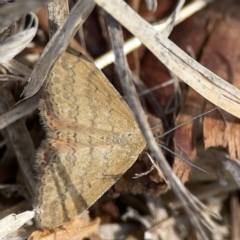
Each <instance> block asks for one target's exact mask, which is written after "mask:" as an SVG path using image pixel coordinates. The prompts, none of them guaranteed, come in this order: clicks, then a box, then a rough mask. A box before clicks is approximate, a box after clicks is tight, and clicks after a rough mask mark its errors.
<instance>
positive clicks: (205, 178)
mask: <svg viewBox="0 0 240 240" xmlns="http://www.w3.org/2000/svg"><path fill="white" fill-rule="evenodd" d="M26 2H27V1H26ZM202 2H203V1H202ZM205 2H206V1H205ZM232 4H235V2H234V1H233V2H232ZM9 5H10V4H9ZM160 5H161V4H159V6H160ZM14 21H15V20H14ZM182 38H183V37H182ZM5 41H6V38H5ZM86 43H88V41H86ZM24 47H25V46H24ZM141 48H142V49H140V51H142V52H145V51H146V50H145V49H143V47H141ZM89 49H91V47H89ZM101 49H103V50H104V47H102V48H101ZM105 49H106V48H105ZM18 51H19V52H20V51H21V50H20V49H19V50H18ZM104 51H106V50H104ZM140 51H138V54H141V52H140ZM46 52H47V51H46ZM139 52H140V53H139ZM95 54H96V53H95ZM101 54H102V53H101V52H99V53H98V56H99V55H101ZM142 54H143V53H142ZM14 55H16V54H15V53H12V56H14ZM139 56H140V55H139ZM135 59H136V58H135ZM20 60H21V59H20ZM20 60H18V61H20ZM2 66H4V64H3V65H2ZM108 71H109V72H111V70H108ZM108 74H109V73H108ZM17 75H18V74H16V76H17ZM20 76H21V75H20ZM140 78H141V77H140ZM155 84H156V82H155ZM146 85H147V86H148V84H147V83H146ZM180 85H182V84H181V83H180ZM9 86H10V87H11V89H13V87H14V86H13V85H11V84H10V83H9ZM170 87H171V86H170ZM15 89H16V86H15ZM4 91H5V94H3V96H5V98H6V99H7V97H6V96H10V94H11V93H10V92H9V90H8V91H7V92H6V90H5V89H4ZM163 91H165V88H164V90H163ZM184 91H186V90H184ZM230 91H231V89H230ZM234 91H235V90H234ZM151 94H152V93H151ZM14 95H15V96H16V95H17V93H16V90H15V92H14ZM156 95H157V94H156V93H155V92H154V94H153V98H154V99H155V98H156V99H158V98H159V94H158V95H157V96H158V97H156ZM205 97H206V96H205ZM3 98H4V97H3ZM8 99H9V100H8V101H9V107H11V106H13V105H14V104H15V103H14V100H13V99H11V98H9V97H8ZM29 100H30V99H27V100H25V101H23V102H21V103H20V104H18V105H16V107H15V108H14V107H13V108H12V109H10V110H8V111H6V108H5V109H4V110H3V111H2V113H1V114H3V115H4V114H6V113H7V112H10V114H9V115H8V117H7V118H6V121H5V122H6V123H5V126H3V128H5V127H6V126H8V128H9V129H8V133H7V132H6V131H5V129H3V130H2V135H3V137H4V138H3V139H5V141H6V143H7V148H12V149H14V152H15V154H16V156H17V159H18V163H19V165H20V166H21V172H22V175H23V176H24V177H23V179H24V178H27V179H28V181H27V182H28V184H30V187H29V186H27V189H31V185H32V186H33V185H34V183H31V181H34V176H31V175H32V174H31V171H29V167H30V166H32V164H34V163H32V161H34V152H35V150H34V147H33V146H32V143H30V142H29V143H28V141H31V138H30V136H29V135H28V130H29V131H30V133H31V131H33V130H31V128H29V124H30V123H27V124H28V128H29V129H28V130H27V129H26V128H25V126H23V125H21V124H22V123H23V122H22V120H21V122H22V123H21V124H20V123H17V122H16V126H15V128H14V127H13V125H9V124H10V123H9V122H8V121H9V119H12V114H11V111H13V109H16V108H17V107H19V106H21V104H23V103H24V104H25V108H23V109H26V110H24V112H23V113H22V114H21V115H19V111H15V114H18V116H17V117H16V116H15V117H14V118H13V119H14V120H11V123H12V122H14V121H16V120H17V119H19V118H22V117H25V116H27V115H29V114H31V112H32V111H33V110H34V109H36V107H37V104H36V101H37V99H36V101H35V104H33V107H29V105H30V104H29V103H28V102H27V101H29ZM2 101H3V100H2ZM4 101H6V100H4ZM160 102H162V101H160ZM186 102H187V103H188V102H189V101H187V100H186ZM161 107H162V106H161ZM163 107H164V106H163ZM178 107H179V106H178ZM173 109H174V108H173ZM183 109H184V108H183ZM193 109H195V108H193ZM175 111H177V110H175ZM229 111H230V112H231V109H229ZM4 112H6V113H4ZM163 112H164V111H163ZM12 113H14V112H12ZM35 114H36V112H35ZM175 114H176V113H175V112H174V114H173V116H175ZM3 115H2V116H3ZM189 116H190V117H189ZM192 116H194V114H193V113H192V112H190V113H189V114H187V117H189V118H191V117H192ZM28 118H29V119H34V118H33V114H31V115H30V117H28ZM189 118H187V119H189ZM223 118H224V117H223ZM184 121H186V120H184ZM184 121H183V122H184ZM172 122H173V121H172ZM171 124H172V123H171ZM171 124H170V125H171ZM30 125H33V126H34V125H37V124H36V123H31V124H30ZM188 125H189V124H187V125H186V126H188ZM16 127H18V128H19V130H18V129H17V128H16ZM34 127H35V128H36V126H34ZM34 127H33V128H34ZM179 129H181V128H179ZM192 129H193V130H194V129H195V127H192ZM18 131H19V133H18ZM191 131H192V130H191V129H190V132H191ZM36 132H37V131H36V130H35V132H33V133H34V134H35V135H32V139H33V142H37V140H36V138H37V134H36ZM24 135H26V136H25V137H26V138H24V141H22V139H23V138H22V136H24ZM13 139H14V141H13ZM186 139H188V140H191V139H190V138H189V136H188V137H186ZM21 141H22V144H23V145H24V144H25V146H28V148H29V151H30V153H29V152H28V151H27V152H26V151H24V149H25V146H23V145H22V146H21V144H20V142H21ZM170 141H171V140H170ZM9 144H11V145H9ZM175 146H177V148H178V150H179V149H180V150H182V152H183V153H184V154H183V155H185V156H186V155H187V156H188V153H186V150H185V149H184V148H183V147H182V146H179V144H176V145H175ZM197 147H198V146H197ZM178 152H179V151H178ZM196 152H197V154H196V156H197V158H198V160H197V162H195V163H194V164H197V165H198V166H201V167H202V166H204V167H203V168H204V169H206V167H207V168H209V167H210V170H207V171H208V172H210V174H204V173H202V172H199V171H198V170H196V169H194V168H192V169H190V168H189V170H188V172H189V173H190V176H189V178H190V181H189V183H187V185H189V188H190V189H191V188H193V189H195V194H196V195H197V197H199V199H202V200H207V201H206V202H205V204H206V205H207V206H208V207H209V208H210V209H211V210H212V211H214V212H215V213H217V214H219V215H221V211H223V210H224V208H226V207H225V206H224V205H223V201H225V199H230V201H231V199H234V197H235V196H236V190H237V189H238V186H237V184H236V183H235V182H234V181H233V180H232V177H231V175H230V176H226V178H225V179H224V177H223V174H222V173H223V172H225V170H228V171H230V172H231V173H232V175H233V177H234V179H235V180H236V182H238V183H239V176H238V175H239V173H238V172H239V171H238V170H237V169H238V160H237V159H235V161H234V162H233V161H232V160H231V159H233V158H232V157H231V156H232V155H231V154H230V155H229V154H228V153H226V151H224V149H218V148H217V149H216V147H214V148H210V149H208V150H207V151H206V150H205V149H204V148H203V147H202V146H199V147H198V149H197V151H196ZM203 154H204V156H203V157H201V156H202V155H203ZM9 156H10V154H9V152H5V153H4V156H3V159H5V160H4V163H5V164H6V162H7V161H9V160H8V159H9ZM31 156H32V157H31ZM24 158H27V159H30V161H29V163H28V161H25V160H24ZM194 158H195V157H193V159H194ZM190 160H192V158H190ZM140 161H141V160H140ZM204 161H205V162H204ZM209 161H210V162H209ZM145 162H146V160H145ZM180 162H181V163H182V161H179V163H180ZM219 162H221V164H220V163H219ZM173 163H174V164H173V170H174V166H176V165H178V164H177V160H176V159H174V162H173ZM5 164H4V165H5ZM136 164H138V161H137V162H136V163H135V165H136ZM184 164H185V163H184ZM4 165H2V166H4ZM143 166H144V164H143ZM216 166H217V168H216ZM4 167H6V169H9V168H10V169H11V165H10V164H6V165H5V166H4ZM134 167H135V166H133V167H132V168H133V169H134ZM144 168H145V170H143V167H142V165H141V164H140V167H138V168H137V173H142V172H144V171H147V169H146V168H151V164H149V163H148V165H147V166H145V167H144ZM178 168H179V167H178ZM181 168H182V169H181ZM181 168H180V171H177V170H176V169H175V170H174V171H175V173H176V174H177V175H178V177H180V178H181V177H182V174H183V173H184V172H185V173H184V174H186V171H187V170H184V169H185V168H184V167H181ZM130 170H131V169H130ZM130 170H129V171H130ZM138 171H141V172H138ZM154 171H155V170H154ZM33 172H34V170H33ZM178 172H179V174H178ZM29 174H30V175H29ZM127 174H128V173H126V175H127ZM203 174H204V175H203ZM148 175H149V174H148ZM156 175H157V174H156V171H155V173H154V174H153V175H152V176H150V177H149V178H150V180H153V182H154V181H156V178H157V177H156ZM187 175H188V173H187ZM132 176H133V175H132ZM144 177H145V176H144ZM123 178H124V177H123ZM141 178H143V177H141ZM141 178H139V179H141ZM23 179H22V180H21V181H20V182H22V183H23V182H24V180H23ZM184 179H185V180H184ZM186 179H188V176H187V177H184V178H182V181H186ZM18 181H19V180H18ZM120 181H121V180H120ZM148 181H149V180H148ZM217 181H219V182H220V183H222V184H223V185H224V184H225V188H223V187H219V185H218V183H217ZM25 182H26V181H25ZM144 182H145V181H144ZM204 182H206V183H207V182H209V183H208V184H207V185H205V184H204V185H203V184H202V183H204ZM2 183H3V184H5V182H2ZM126 183H129V182H128V181H125V185H126ZM161 183H162V182H161ZM211 184H212V185H211ZM214 184H215V185H214ZM25 186H26V185H25ZM207 187H209V192H208V190H207ZM147 188H148V187H147V186H145V187H144V188H143V189H141V191H142V194H143V202H145V203H146V205H145V206H142V205H144V204H142V203H141V202H140V203H139V202H138V201H137V197H134V196H131V194H130V193H131V192H133V190H131V191H130V193H125V194H124V193H119V192H118V191H116V190H115V189H114V188H113V189H111V190H110V191H109V192H108V193H106V194H105V196H104V197H103V200H102V201H103V202H107V201H109V202H112V204H113V205H114V206H115V207H116V208H115V209H121V208H122V207H121V206H125V208H127V210H126V211H125V214H124V215H123V216H121V215H120V216H118V218H117V219H118V221H119V225H118V231H115V234H117V232H121V231H122V237H121V239H126V238H127V236H126V235H124V232H125V230H126V225H125V226H124V225H122V223H121V222H124V221H127V220H126V219H134V221H137V222H138V224H140V226H142V229H141V232H142V233H144V234H145V235H144V236H145V239H146V238H150V239H154V237H156V238H158V237H159V236H161V238H162V239H169V238H171V239H183V238H185V239H192V238H197V236H198V235H197V233H194V232H192V228H191V227H190V225H189V221H188V218H187V215H186V214H185V213H184V212H183V211H180V210H179V209H180V208H181V207H182V205H181V204H183V203H182V202H181V201H179V200H177V199H176V198H175V197H173V196H172V200H171V198H170V196H168V195H169V194H171V191H170V192H169V193H167V194H165V195H163V196H162V198H158V199H157V200H156V199H153V198H152V197H150V196H148V195H145V193H144V192H145V191H146V189H147ZM201 188H202V189H201ZM132 189H134V188H132ZM152 189H153V190H152V195H154V194H153V193H154V187H153V188H152ZM196 189H197V190H198V189H201V194H202V196H201V195H198V194H199V193H200V190H199V192H198V191H196ZM213 190H214V191H213ZM28 191H30V190H28ZM122 191H123V190H122ZM122 191H121V192H122ZM127 191H129V189H128V188H125V189H124V192H127ZM160 192H161V191H160ZM211 192H212V193H211ZM229 192H235V193H234V194H233V195H229ZM148 193H151V192H148ZM204 193H205V194H206V193H208V195H207V196H204ZM2 194H3V193H2ZM19 195H20V196H19ZM21 195H23V196H25V194H24V193H23V192H22V193H21V192H20V193H18V194H17V197H20V198H21ZM30 195H31V194H30ZM155 195H156V192H155ZM10 196H11V198H13V199H14V198H16V196H15V195H14V194H13V193H12V194H10ZM216 196H217V197H216ZM124 198H125V199H124ZM129 198H130V200H129ZM16 199H17V198H16ZM104 199H105V200H104ZM109 199H110V200H109ZM111 199H115V200H111ZM119 199H120V200H119ZM126 199H128V200H126ZM173 199H175V200H173ZM117 200H118V201H121V204H122V205H119V206H118V203H117ZM216 200H218V201H217V202H218V203H216ZM15 201H19V200H15ZM156 201H160V202H158V203H157V202H156ZM174 201H175V205H173V202H174ZM103 202H101V201H99V203H98V204H96V206H93V207H92V209H91V211H92V215H93V216H97V215H98V214H97V213H99V216H100V218H102V225H100V227H99V233H96V234H98V236H99V237H101V233H100V232H101V228H104V227H105V226H107V225H108V228H107V229H108V230H109V232H110V233H111V232H112V233H113V234H114V228H115V227H114V226H115V225H116V224H115V225H114V224H113V221H114V219H113V217H111V214H109V212H108V213H107V211H106V209H105V211H102V210H101V204H102V205H103ZM128 202H129V203H131V204H132V205H128V204H127V203H128ZM176 203H178V207H176ZM14 204H16V202H15V203H14V201H13V206H14ZM159 204H160V205H159ZM98 205H99V206H98ZM131 206H132V208H131ZM166 206H167V208H166ZM174 206H175V207H174ZM231 206H232V205H231ZM235 207H239V206H238V205H236V206H235ZM216 208H217V209H216ZM5 209H6V208H5ZM98 209H100V210H98ZM213 209H214V210H213ZM19 210H20V209H19ZM29 210H30V209H29ZM101 211H102V212H101ZM113 211H116V210H113ZM144 211H145V214H140V213H141V212H142V213H143V212H144ZM225 211H226V210H225ZM234 211H236V209H234ZM104 212H105V216H104ZM146 212H147V213H146ZM163 212H164V213H163ZM15 213H18V210H17V209H15ZM19 213H21V211H20V212H19ZM29 214H30V215H29ZM204 214H206V215H208V214H209V213H208V211H206V212H205V213H204ZM228 214H229V213H228ZM230 214H233V213H232V212H230ZM24 215H25V216H24ZM155 215H158V217H157V216H155ZM5 216H6V215H5ZM22 216H24V217H25V218H24V221H23V223H24V222H27V221H28V220H29V219H31V218H32V217H33V216H34V212H33V211H30V212H29V211H27V212H23V213H21V216H20V215H16V216H15V215H14V216H13V215H10V216H9V218H11V219H12V227H13V225H14V224H19V225H17V227H15V228H19V227H20V226H21V225H22V224H23V223H20V222H21V221H22V220H20V219H22ZM107 216H108V218H107ZM154 216H155V217H154ZM163 216H164V217H163ZM2 217H4V216H3V215H2ZM208 217H209V216H208ZM16 219H17V220H18V219H19V221H16ZM5 220H6V219H5ZM226 221H228V223H229V224H232V226H233V227H234V226H237V225H236V222H235V221H234V220H233V219H232V218H230V217H228V218H226V217H225V221H222V222H226ZM2 223H4V222H2ZM10 223H11V221H10ZM126 223H127V226H129V227H131V226H132V228H130V229H133V231H132V233H133V235H134V234H137V230H136V228H134V224H133V225H132V224H131V223H128V221H127V222H126ZM214 224H215V229H216V232H215V238H214V239H228V237H229V235H230V231H229V228H228V227H227V224H226V225H221V227H220V225H219V226H218V225H217V223H214ZM111 226H112V227H111ZM223 226H224V227H223ZM4 228H6V226H4V225H3V229H4ZM235 228H236V227H235ZM110 230H112V231H110ZM12 231H13V230H12ZM31 231H32V230H31ZM31 231H30V232H31ZM20 232H21V231H20V230H19V231H17V232H16V233H15V237H17V236H18V237H20V236H24V234H25V236H27V233H26V232H27V231H26V232H25V233H23V232H21V234H20ZM127 232H128V231H127V230H126V234H127V235H129V236H131V235H132V233H130V234H129V232H128V233H127ZM130 232H131V231H130ZM233 233H234V236H235V237H236V238H235V239H237V237H238V236H239V235H237V230H235V231H234V232H233ZM18 234H19V235H18ZM28 234H29V231H28ZM193 234H196V235H193ZM113 236H116V235H112V236H111V237H113ZM137 236H138V237H137V238H136V237H135V239H142V238H143V235H141V234H140V235H137ZM139 236H140V237H139ZM193 236H194V237H193ZM13 237H14V235H13ZM111 237H110V239H111ZM198 237H199V236H198ZM20 238H21V237H20ZM102 238H103V237H102ZM21 239H24V237H22V238H21ZM39 239H40V238H39ZM105 239H106V238H105ZM130 239H131V238H130ZM132 239H133V237H132Z"/></svg>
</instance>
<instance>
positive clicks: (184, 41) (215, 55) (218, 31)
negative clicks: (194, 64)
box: [172, 0, 240, 182]
mask: <svg viewBox="0 0 240 240" xmlns="http://www.w3.org/2000/svg"><path fill="white" fill-rule="evenodd" d="M239 11H240V4H239V2H238V1H236V0H231V1H224V0H221V1H217V2H215V3H214V4H212V5H210V7H209V8H208V9H204V10H203V11H201V12H199V13H198V14H196V15H195V16H194V17H192V18H190V19H189V20H188V21H186V22H185V23H184V24H182V25H181V26H180V27H179V28H176V29H175V33H174V34H173V37H172V38H174V39H175V42H176V43H177V44H179V45H180V46H181V47H182V48H183V49H184V50H185V49H186V46H187V45H190V46H191V47H192V48H193V50H194V53H195V54H196V56H198V55H200V54H201V52H202V54H201V55H202V56H201V57H200V63H201V64H203V65H204V66H205V67H207V68H209V69H210V70H212V71H213V72H214V73H216V74H217V75H219V76H220V77H222V78H224V79H226V80H227V81H229V82H231V83H232V84H233V85H235V86H237V87H238V86H240V82H239V81H238V78H239V73H240V68H239V61H240V58H239V55H240V51H238V49H240V48H239V47H240V41H239V40H238V38H239V33H240V30H239V29H240V28H239V27H240V21H239V20H240V17H239V14H238V13H239ZM184 32H186V33H187V34H184ZM204 38H205V39H204ZM233 43H234V44H233ZM200 50H201V51H200ZM204 101H205V100H204V99H203V98H202V97H201V96H200V95H199V94H197V93H195V92H194V90H192V89H190V90H189V92H188V95H187V98H186V101H185V102H186V103H185V105H184V106H183V108H182V110H181V112H180V113H179V116H178V119H177V121H176V125H179V124H180V123H182V122H184V121H186V120H188V119H190V118H191V117H193V116H197V115H198V114H200V113H201V111H202V105H203V103H204ZM212 107H213V106H212V104H210V103H208V104H207V105H206V108H205V109H204V111H203V112H205V111H207V110H210V109H211V108H212ZM222 113H223V111H222ZM223 114H224V118H225V119H226V120H227V122H226V123H225V122H224V119H223V117H222V115H221V114H220V112H218V111H215V112H213V113H211V114H208V115H207V116H206V117H204V126H203V134H204V145H205V148H208V147H218V146H221V147H228V151H229V154H230V157H231V158H239V154H240V149H238V148H237V147H238V146H239V141H240V138H239V137H240V126H239V124H238V122H239V120H238V119H236V118H235V117H233V116H231V115H229V114H227V113H225V112H224V113H223ZM187 115H188V117H187ZM194 131H195V126H194V123H189V124H187V125H186V126H184V127H181V128H179V129H178V130H177V131H176V133H175V137H174V143H175V150H176V152H178V151H179V150H180V152H179V153H181V154H182V153H183V157H185V158H187V160H191V161H194V160H195V158H196V150H195V148H196V147H195V139H196V136H194ZM173 170H174V172H175V173H176V174H177V176H179V177H180V179H181V180H182V181H183V182H185V181H186V180H187V179H188V175H189V172H190V167H189V166H188V165H187V164H186V163H184V162H182V161H181V160H179V159H177V158H175V160H174V164H173Z"/></svg>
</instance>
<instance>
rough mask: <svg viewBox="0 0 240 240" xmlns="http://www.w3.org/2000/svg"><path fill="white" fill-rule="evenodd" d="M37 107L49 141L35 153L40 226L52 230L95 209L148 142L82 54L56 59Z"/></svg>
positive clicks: (111, 90)
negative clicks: (90, 208)
mask: <svg viewBox="0 0 240 240" xmlns="http://www.w3.org/2000/svg"><path fill="white" fill-rule="evenodd" d="M39 109H40V115H41V119H42V122H43V125H44V129H45V131H46V140H44V141H43V142H42V144H41V147H40V148H39V150H38V152H37V170H38V172H39V176H38V184H37V189H36V198H35V207H36V208H37V212H36V223H37V226H38V227H39V228H52V227H56V226H59V225H61V224H62V223H64V222H66V221H69V220H70V219H72V218H74V217H75V216H77V215H78V214H80V213H82V212H83V211H84V210H85V209H86V208H88V207H89V206H91V205H92V204H93V203H94V202H95V201H96V200H97V199H98V198H99V197H100V196H101V195H102V194H103V193H104V192H105V191H106V190H107V189H109V188H110V187H111V186H112V185H113V184H114V183H115V182H116V180H118V179H119V178H120V177H121V176H122V174H123V173H124V172H126V170H127V169H128V168H129V167H130V166H131V165H132V164H133V163H134V161H135V160H136V159H137V157H138V155H139V154H140V153H141V152H142V151H143V149H144V148H145V146H146V142H145V140H144V138H143V136H142V134H141V131H140V129H139V127H138V125H137V123H136V121H135V119H134V116H133V114H132V112H131V110H130V109H129V107H128V106H127V104H126V103H125V102H124V101H123V99H122V97H121V96H120V95H119V94H118V92H117V91H116V90H115V89H114V88H113V86H112V85H111V84H110V83H109V82H108V80H107V79H106V78H105V76H104V75H103V73H102V72H101V71H100V70H99V69H97V67H96V66H95V65H94V64H93V63H92V62H91V61H90V60H88V59H87V58H86V57H85V56H83V55H80V56H79V57H77V56H74V55H71V54H69V53H66V52H65V53H64V54H63V55H62V56H61V57H60V58H59V59H58V60H57V62H56V63H55V65H54V67H53V68H52V70H51V72H50V73H49V77H48V79H47V81H46V84H45V88H44V90H43V96H42V99H41V100H40V103H39Z"/></svg>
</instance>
